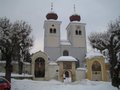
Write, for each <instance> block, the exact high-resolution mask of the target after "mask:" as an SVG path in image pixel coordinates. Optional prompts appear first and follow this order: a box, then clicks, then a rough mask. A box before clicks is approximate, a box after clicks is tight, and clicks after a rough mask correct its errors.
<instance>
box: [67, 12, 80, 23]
mask: <svg viewBox="0 0 120 90" xmlns="http://www.w3.org/2000/svg"><path fill="white" fill-rule="evenodd" d="M69 19H70V21H71V22H72V21H80V20H81V17H80V15H77V14H74V15H72V16H70V18H69Z"/></svg>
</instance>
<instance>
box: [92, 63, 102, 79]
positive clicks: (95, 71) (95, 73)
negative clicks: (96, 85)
mask: <svg viewBox="0 0 120 90" xmlns="http://www.w3.org/2000/svg"><path fill="white" fill-rule="evenodd" d="M92 80H94V81H101V80H102V74H101V64H100V63H99V62H98V61H94V62H93V64H92Z"/></svg>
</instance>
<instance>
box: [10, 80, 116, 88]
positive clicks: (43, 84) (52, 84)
mask: <svg viewBox="0 0 120 90" xmlns="http://www.w3.org/2000/svg"><path fill="white" fill-rule="evenodd" d="M12 90H118V89H117V88H115V87H113V86H111V83H110V82H103V81H99V82H98V81H89V80H82V81H76V82H72V83H62V82H59V81H56V80H50V81H33V80H27V79H24V80H16V79H12Z"/></svg>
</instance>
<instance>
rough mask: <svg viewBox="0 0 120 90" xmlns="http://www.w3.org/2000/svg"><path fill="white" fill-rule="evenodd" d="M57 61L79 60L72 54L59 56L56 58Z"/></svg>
mask: <svg viewBox="0 0 120 90" xmlns="http://www.w3.org/2000/svg"><path fill="white" fill-rule="evenodd" d="M56 61H57V62H60V61H69V62H70V61H75V62H76V61H77V60H76V59H75V58H74V57H72V56H61V57H59V58H58V59H57V60H56Z"/></svg>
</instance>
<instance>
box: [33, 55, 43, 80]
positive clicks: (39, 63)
mask: <svg viewBox="0 0 120 90" xmlns="http://www.w3.org/2000/svg"><path fill="white" fill-rule="evenodd" d="M34 74H35V77H39V78H43V77H44V76H45V60H44V59H43V58H42V57H39V58H37V59H36V60H35V71H34Z"/></svg>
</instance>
